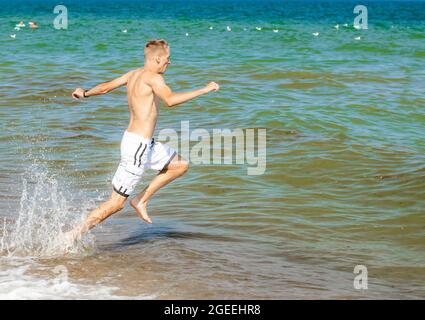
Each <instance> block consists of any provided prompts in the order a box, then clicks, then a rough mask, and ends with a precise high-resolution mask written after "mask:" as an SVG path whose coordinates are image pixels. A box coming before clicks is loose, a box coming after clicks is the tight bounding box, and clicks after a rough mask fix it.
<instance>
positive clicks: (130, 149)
mask: <svg viewBox="0 0 425 320" xmlns="http://www.w3.org/2000/svg"><path fill="white" fill-rule="evenodd" d="M144 55H145V64H144V67H143V68H140V69H136V70H133V71H130V72H128V73H126V74H124V75H123V76H121V77H119V78H117V79H114V80H112V81H109V82H105V83H102V84H99V85H98V86H96V87H94V88H93V89H90V90H84V89H81V88H77V89H75V91H74V92H73V93H72V97H73V98H75V99H82V98H88V97H92V96H97V95H101V94H105V93H108V92H110V91H112V90H114V89H116V88H119V87H121V86H124V85H125V86H127V98H128V106H129V111H130V115H131V117H130V123H129V125H128V128H127V131H125V132H124V136H123V138H122V141H121V162H120V164H119V166H118V169H117V171H116V173H115V176H114V178H113V179H112V187H113V191H112V194H111V196H110V198H109V199H108V200H107V201H106V202H104V203H102V204H101V205H100V206H99V207H98V208H96V209H94V210H93V211H92V212H90V214H89V215H88V217H87V218H86V220H85V221H84V222H83V223H82V224H81V225H80V226H77V227H76V228H74V229H73V230H71V231H69V232H68V233H67V234H66V235H67V236H68V237H71V238H72V239H76V238H77V237H78V236H80V235H81V234H82V233H84V232H87V231H88V230H90V229H91V228H93V227H95V226H96V225H97V224H99V223H100V222H102V221H103V220H105V219H106V218H108V217H109V216H111V215H112V214H114V213H116V212H118V211H120V210H121V209H123V208H124V205H125V202H126V200H127V197H128V196H129V195H130V194H131V193H132V192H133V191H134V188H135V187H136V185H137V184H138V182H139V181H140V179H141V177H142V174H143V172H144V171H145V170H146V169H153V170H157V171H159V173H158V175H157V176H156V177H155V178H154V179H153V180H152V182H151V183H150V184H149V185H148V186H147V187H146V188H145V189H144V190H143V191H142V192H141V193H140V194H138V195H136V196H135V197H134V198H133V199H132V200H131V201H130V204H131V206H132V207H133V208H134V209H135V210H136V212H137V214H138V215H139V217H140V218H142V219H143V220H145V221H146V222H148V223H152V220H151V219H150V217H149V215H148V212H147V203H148V201H149V199H150V198H151V197H152V196H153V195H154V193H155V192H157V191H158V190H159V189H160V188H162V187H163V186H165V185H166V184H168V183H170V182H171V181H173V180H174V179H176V178H177V177H179V176H181V175H183V174H184V173H185V172H186V171H187V170H188V167H189V164H188V162H187V161H186V160H184V159H182V158H181V157H180V156H179V155H177V154H176V151H175V150H173V149H172V148H170V147H169V146H167V145H165V144H161V143H159V142H155V141H154V139H153V138H152V137H153V134H154V130H155V125H156V121H157V118H158V113H159V99H161V100H162V101H163V102H164V103H165V105H166V106H167V107H170V108H171V107H174V106H176V105H179V104H181V103H184V102H186V101H188V100H191V99H193V98H196V97H198V96H200V95H203V94H206V93H209V92H211V91H217V90H218V89H219V86H218V84H216V83H214V82H210V83H209V84H208V85H207V86H205V87H204V88H202V89H198V90H195V91H191V92H185V93H176V92H172V91H171V89H170V88H169V87H168V86H167V85H166V83H165V81H164V78H163V77H162V74H163V73H164V72H165V70H166V69H167V67H168V65H169V64H170V47H169V46H168V44H167V42H166V41H165V40H152V41H149V42H148V43H147V44H146V45H145V50H144Z"/></svg>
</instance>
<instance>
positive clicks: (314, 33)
mask: <svg viewBox="0 0 425 320" xmlns="http://www.w3.org/2000/svg"><path fill="white" fill-rule="evenodd" d="M319 34H320V33H319V32H313V33H312V35H313V36H315V37H317V36H319Z"/></svg>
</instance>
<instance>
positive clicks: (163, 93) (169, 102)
mask: <svg viewBox="0 0 425 320" xmlns="http://www.w3.org/2000/svg"><path fill="white" fill-rule="evenodd" d="M150 84H151V87H152V90H153V92H154V93H155V95H157V96H158V97H160V98H161V100H162V101H164V103H165V104H166V106H167V107H170V108H171V107H174V106H176V105H178V104H181V103H184V102H186V101H189V100H191V99H194V98H196V97H199V96H200V95H203V94H206V93H209V92H211V91H217V90H218V89H219V88H220V87H219V85H218V84H217V83H215V82H210V83H208V85H206V86H205V87H204V88H202V89H198V90H194V91H190V92H184V93H180V92H173V91H172V90H171V89H170V87H168V86H167V84H166V83H165V81H164V78H163V77H162V76H161V75H158V76H156V77H155V78H153V79H152V80H151V83H150Z"/></svg>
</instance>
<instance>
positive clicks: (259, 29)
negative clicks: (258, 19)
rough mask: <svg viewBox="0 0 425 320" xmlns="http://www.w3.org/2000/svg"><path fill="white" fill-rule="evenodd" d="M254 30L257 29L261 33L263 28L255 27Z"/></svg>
mask: <svg viewBox="0 0 425 320" xmlns="http://www.w3.org/2000/svg"><path fill="white" fill-rule="evenodd" d="M255 29H257V30H258V31H261V29H263V28H260V27H255Z"/></svg>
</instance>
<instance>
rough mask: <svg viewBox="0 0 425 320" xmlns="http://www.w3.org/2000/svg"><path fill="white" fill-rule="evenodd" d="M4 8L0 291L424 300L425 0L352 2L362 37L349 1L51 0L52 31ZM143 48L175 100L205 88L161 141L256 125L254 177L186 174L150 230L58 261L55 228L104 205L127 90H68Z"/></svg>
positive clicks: (137, 56) (46, 17)
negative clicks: (157, 52) (259, 141)
mask: <svg viewBox="0 0 425 320" xmlns="http://www.w3.org/2000/svg"><path fill="white" fill-rule="evenodd" d="M0 4H1V6H0V49H1V53H2V54H1V59H0V79H1V80H0V101H1V102H0V117H1V119H2V122H1V123H2V125H1V127H0V133H1V135H0V198H1V199H2V204H1V205H0V218H1V219H2V220H3V219H5V229H4V230H6V231H7V235H5V234H4V233H5V231H3V236H2V242H0V245H1V244H2V243H3V247H4V243H6V244H7V243H9V242H10V241H11V239H13V240H14V242H15V244H16V243H17V250H16V251H14V252H13V253H8V252H7V250H3V251H2V254H1V256H0V261H1V264H0V297H5V298H40V297H47V298H52V297H53V298H90V297H95V298H108V297H109V298H110V297H113V298H120V297H130V298H162V299H164V298H165V299H168V298H176V299H189V298H206V299H208V298H266V299H277V298H279V299H280V298H297V299H298V298H325V299H326V298H338V299H345V298H363V299H364V298H366V299H368V298H409V299H414V298H424V297H425V286H424V281H423V279H424V276H425V254H424V252H425V250H424V249H425V238H424V227H425V223H424V221H425V220H424V208H425V193H424V187H425V164H424V160H425V143H424V140H423V137H424V135H425V126H424V123H425V122H424V121H425V111H424V108H423V106H424V104H425V91H424V89H423V83H424V77H425V71H424V68H423V66H424V57H425V45H424V43H425V42H424V40H425V32H424V26H425V10H424V9H425V2H422V1H413V2H406V1H399V2H395V1H368V2H364V3H362V4H364V5H366V6H367V8H368V13H369V21H368V22H369V28H368V29H367V30H356V29H355V28H353V19H354V17H355V15H354V14H353V8H354V6H355V5H356V4H357V3H355V2H349V1H342V2H336V1H328V2H325V1H225V2H224V1H140V2H138V1H115V2H112V1H106V2H105V1H102V2H100V1H88V2H87V1H84V2H77V1H72V2H71V1H68V2H67V1H65V2H64V4H65V5H66V6H67V8H68V14H69V26H68V29H67V30H55V29H54V28H53V25H52V24H53V19H54V18H55V16H56V15H55V14H54V13H53V8H54V6H55V5H56V3H55V2H47V1H32V2H26V1H18V2H13V3H6V2H4V1H1V2H0ZM21 20H22V21H24V22H25V23H26V24H27V22H28V21H31V20H35V21H37V23H38V24H39V26H40V27H39V29H37V30H30V29H29V28H28V27H25V28H22V29H21V30H19V31H17V30H14V27H15V25H16V24H17V23H18V22H19V21H21ZM336 24H339V26H340V27H339V29H336V28H335V27H334V26H335V25H336ZM344 24H347V25H348V26H344ZM227 26H229V27H230V28H231V31H230V32H229V31H227ZM210 27H213V28H212V29H210ZM257 27H258V28H261V30H257V29H256V28H257ZM123 30H127V32H123ZM273 30H279V31H278V32H274V31H273ZM315 32H318V33H319V35H318V36H314V35H313V33H315ZM11 34H15V35H16V37H15V38H14V39H13V38H11V37H10V35H11ZM186 34H187V35H186ZM358 37H360V40H356V39H358ZM152 38H165V39H167V41H168V42H169V43H170V45H171V55H172V57H171V60H172V64H171V65H170V67H169V69H168V71H167V74H166V80H167V82H168V83H169V85H170V86H171V87H172V88H173V89H174V90H175V91H188V90H192V89H195V88H199V87H201V86H203V85H205V84H206V83H207V82H209V81H216V82H218V83H219V84H220V85H221V90H220V91H219V92H218V93H215V94H211V95H207V96H203V97H201V98H199V99H197V100H194V101H191V102H188V103H186V104H185V105H182V106H178V107H177V108H175V109H166V108H165V107H164V108H162V109H161V116H160V119H159V123H158V128H157V132H159V131H160V130H162V129H175V130H177V131H179V130H180V127H181V121H190V128H191V130H194V129H205V130H207V131H208V132H212V130H213V129H215V128H228V129H232V130H233V129H236V128H242V129H248V128H262V129H266V130H267V169H266V171H265V173H264V174H263V175H257V176H249V175H247V167H249V165H248V164H246V163H245V164H244V165H240V164H233V165H214V164H203V165H194V164H192V165H191V168H190V170H189V172H188V173H187V174H186V175H185V176H184V177H182V178H180V179H179V180H176V181H175V182H173V183H172V184H170V185H169V186H167V187H166V188H165V189H163V190H161V191H160V192H159V193H158V194H157V195H156V197H155V198H154V199H153V200H152V201H151V203H150V206H149V208H150V212H151V216H152V218H153V220H154V224H153V225H152V226H146V225H145V224H143V223H142V222H141V221H139V220H138V218H137V217H136V216H135V214H134V212H133V210H132V208H131V207H130V206H127V207H126V208H125V209H124V210H123V211H122V212H120V213H118V214H116V215H115V216H113V217H112V218H110V219H109V220H107V221H105V222H104V223H103V224H102V226H100V227H99V228H96V229H95V230H93V232H92V233H91V234H90V235H89V236H88V237H87V239H85V240H84V243H82V244H80V247H78V248H76V250H75V252H74V253H73V254H71V255H67V256H63V255H60V254H58V253H57V252H56V251H55V250H54V249H55V246H54V243H53V242H52V240H51V239H53V238H54V237H53V236H54V235H55V234H57V233H59V232H60V230H61V229H66V228H67V227H69V225H71V224H73V223H75V221H77V220H78V219H80V218H81V216H84V215H85V214H87V213H88V211H89V209H91V208H94V207H95V206H96V205H97V204H99V202H101V201H103V200H106V198H107V197H108V195H109V193H110V191H111V186H110V181H111V179H112V176H113V174H114V172H115V170H116V167H117V165H118V161H119V143H120V139H121V135H122V133H123V131H124V130H125V128H126V127H127V121H128V112H127V104H126V97H125V89H119V90H116V91H114V92H112V93H110V94H109V95H105V96H101V97H95V98H90V99H88V100H85V101H83V102H75V101H73V100H72V99H71V98H70V94H71V92H72V91H73V89H74V88H75V87H77V86H81V87H84V88H90V87H92V86H94V85H96V84H98V83H100V82H104V81H107V80H109V79H112V78H114V77H117V76H119V75H121V74H123V73H125V72H127V71H128V70H131V69H133V68H137V67H139V66H141V65H143V44H144V43H145V42H146V41H147V40H148V39H152ZM153 176H154V173H150V174H149V175H148V176H147V178H146V179H145V180H144V181H143V183H142V185H141V186H140V188H139V189H140V190H141V189H142V188H143V186H144V185H146V183H148V181H149V179H150V178H152V177H153ZM18 221H20V222H21V224H20V225H19V226H18V225H17V222H18ZM0 232H1V231H0ZM52 237H53V238H52ZM52 250H53V251H52ZM52 252H53V253H54V254H53V257H52ZM356 265H365V266H366V267H367V268H368V276H369V278H368V280H369V285H368V289H367V290H360V291H359V290H356V289H354V287H353V280H354V276H355V275H354V274H353V270H354V267H355V266H356ZM58 266H60V267H61V268H62V269H63V267H64V268H65V270H66V272H67V275H68V278H67V281H65V284H64V285H62V286H58V285H57V281H56V280H57V277H58V272H57V269H55V268H57V267H58ZM62 269H60V270H62ZM19 279H25V280H24V281H18V280H19ZM96 292H100V293H101V294H98V295H96Z"/></svg>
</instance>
